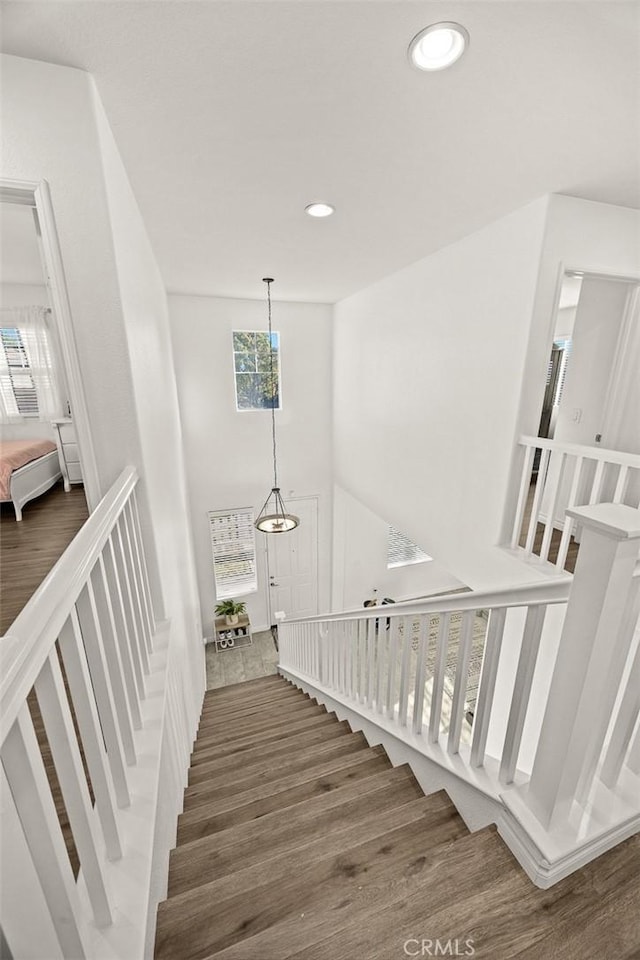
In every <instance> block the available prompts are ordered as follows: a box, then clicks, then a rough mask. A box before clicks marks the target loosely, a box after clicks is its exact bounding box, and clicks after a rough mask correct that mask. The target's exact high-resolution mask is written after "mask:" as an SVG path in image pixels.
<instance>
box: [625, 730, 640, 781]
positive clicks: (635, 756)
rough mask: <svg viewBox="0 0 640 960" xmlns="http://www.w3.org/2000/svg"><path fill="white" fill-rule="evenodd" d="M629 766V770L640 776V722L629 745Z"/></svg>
mask: <svg viewBox="0 0 640 960" xmlns="http://www.w3.org/2000/svg"><path fill="white" fill-rule="evenodd" d="M627 766H628V767H629V770H631V771H633V773H635V774H636V775H637V776H640V724H639V725H638V726H636V732H635V734H634V737H633V739H632V741H631V746H630V747H629V755H628V757H627Z"/></svg>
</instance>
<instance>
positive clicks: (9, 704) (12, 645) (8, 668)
mask: <svg viewBox="0 0 640 960" xmlns="http://www.w3.org/2000/svg"><path fill="white" fill-rule="evenodd" d="M137 481H138V474H137V472H136V470H135V468H134V467H125V469H124V470H123V471H122V473H121V474H120V476H119V477H118V479H117V480H116V482H115V483H114V484H113V486H112V487H111V489H110V490H109V492H108V493H107V494H106V495H105V496H104V497H103V498H102V500H101V501H100V503H99V504H98V505H97V507H96V509H95V510H94V511H93V513H92V514H91V515H90V516H89V518H88V519H87V520H86V522H85V523H84V524H83V526H82V527H81V529H80V530H79V531H78V533H77V534H76V536H75V537H74V539H73V540H72V541H71V543H70V544H69V546H68V547H67V549H66V550H65V552H64V553H63V555H62V556H61V557H60V559H59V560H58V561H57V563H56V564H55V566H54V567H53V568H52V569H51V570H50V571H49V573H48V574H47V576H46V577H45V579H44V580H43V582H42V583H41V584H40V586H39V587H38V589H37V590H36V592H35V593H34V594H33V596H32V597H31V599H30V600H29V601H28V603H27V604H26V606H25V607H24V609H23V610H22V611H21V612H20V613H19V614H18V616H17V617H16V619H15V620H14V622H13V624H12V625H11V628H10V632H9V633H8V634H6V636H4V637H2V639H1V641H0V737H1V738H2V742H4V738H5V736H6V735H7V732H8V731H9V729H10V727H11V725H12V724H13V722H14V721H15V719H16V717H17V715H18V712H19V710H20V708H21V706H22V705H23V704H24V702H25V700H26V697H27V695H28V693H29V691H30V690H31V688H32V686H33V684H34V682H35V680H36V678H37V676H38V674H39V673H40V670H41V669H42V666H43V664H44V662H45V660H46V659H47V656H48V655H49V652H50V650H51V647H52V645H53V643H54V642H55V640H56V638H57V637H58V634H59V633H60V630H61V629H62V626H63V624H64V622H65V620H66V619H67V617H68V616H69V611H70V610H71V608H72V607H73V605H74V603H75V602H76V600H77V598H78V596H79V594H80V592H81V590H82V589H83V587H84V585H85V583H86V582H87V579H88V577H89V575H90V573H91V570H92V569H93V567H94V565H95V563H96V562H97V560H98V557H99V556H100V554H101V552H102V549H103V547H104V545H105V543H106V541H107V539H108V537H109V534H110V533H111V531H112V529H113V527H114V524H115V522H116V520H117V518H118V516H119V515H120V513H121V512H122V510H123V508H124V505H125V504H126V502H127V499H128V497H129V496H130V495H131V492H132V491H133V489H134V487H135V485H136V483H137Z"/></svg>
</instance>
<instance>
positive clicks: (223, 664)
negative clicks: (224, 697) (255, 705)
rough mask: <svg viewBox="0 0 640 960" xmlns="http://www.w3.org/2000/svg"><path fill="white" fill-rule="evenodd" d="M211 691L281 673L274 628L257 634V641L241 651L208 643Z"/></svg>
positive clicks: (208, 685)
mask: <svg viewBox="0 0 640 960" xmlns="http://www.w3.org/2000/svg"><path fill="white" fill-rule="evenodd" d="M206 656H207V690H215V689H216V688H217V687H227V686H229V685H230V684H232V683H243V682H244V681H245V680H257V679H258V677H268V676H270V675H271V674H273V673H277V672H278V670H277V664H278V651H277V650H276V645H275V643H274V640H273V635H272V633H271V631H270V630H262V631H260V632H259V633H254V635H253V643H252V644H251V645H250V646H247V647H239V648H238V649H237V650H219V651H217V652H216V648H215V646H214V644H213V643H209V644H207V649H206Z"/></svg>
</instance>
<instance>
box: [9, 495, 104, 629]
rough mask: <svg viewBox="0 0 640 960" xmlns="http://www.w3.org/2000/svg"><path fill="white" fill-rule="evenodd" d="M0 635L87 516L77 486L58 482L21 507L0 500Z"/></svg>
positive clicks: (83, 501)
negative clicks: (66, 488)
mask: <svg viewBox="0 0 640 960" xmlns="http://www.w3.org/2000/svg"><path fill="white" fill-rule="evenodd" d="M0 506H1V508H2V509H1V511H0V635H3V634H5V633H7V631H8V629H9V627H10V626H11V624H12V623H13V621H14V620H15V618H16V617H17V615H18V614H19V613H20V611H21V610H22V608H23V607H24V606H25V604H26V603H27V601H28V600H29V599H30V597H31V596H32V595H33V593H34V592H35V590H36V589H37V587H39V586H40V584H41V583H42V581H43V580H44V578H45V577H46V575H47V574H48V573H49V571H50V570H51V568H52V567H53V565H54V564H55V562H56V560H58V558H59V557H60V556H61V555H62V554H63V553H64V551H65V550H66V548H67V547H68V546H69V544H70V543H71V541H72V540H73V538H74V537H75V535H76V533H77V532H78V530H79V529H80V527H81V526H82V524H83V523H84V522H85V520H86V519H87V517H88V516H89V510H88V508H87V501H86V498H85V495H84V488H83V487H82V486H72V487H71V490H70V491H69V493H65V492H64V488H63V486H62V481H60V482H59V483H57V484H56V485H55V486H54V487H52V488H51V490H48V491H47V492H46V493H44V494H43V495H42V496H41V497H38V498H37V499H36V500H32V501H31V502H30V503H28V504H27V505H26V506H25V507H24V509H23V514H22V516H23V519H22V520H21V521H20V523H18V522H17V521H16V516H15V513H14V510H13V505H12V504H11V503H3V504H1V505H0Z"/></svg>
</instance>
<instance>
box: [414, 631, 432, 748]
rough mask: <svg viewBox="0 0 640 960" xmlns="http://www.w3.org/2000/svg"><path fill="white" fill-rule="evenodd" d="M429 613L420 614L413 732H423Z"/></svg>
mask: <svg viewBox="0 0 640 960" xmlns="http://www.w3.org/2000/svg"><path fill="white" fill-rule="evenodd" d="M429 626H430V622H429V614H428V613H423V614H421V615H420V639H419V641H418V661H417V664H416V682H415V687H414V691H413V732H414V733H422V714H423V711H424V686H425V673H426V670H427V649H428V644H429Z"/></svg>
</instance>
